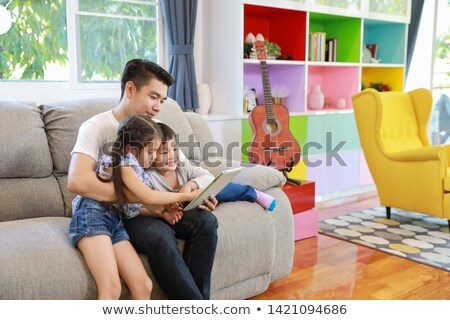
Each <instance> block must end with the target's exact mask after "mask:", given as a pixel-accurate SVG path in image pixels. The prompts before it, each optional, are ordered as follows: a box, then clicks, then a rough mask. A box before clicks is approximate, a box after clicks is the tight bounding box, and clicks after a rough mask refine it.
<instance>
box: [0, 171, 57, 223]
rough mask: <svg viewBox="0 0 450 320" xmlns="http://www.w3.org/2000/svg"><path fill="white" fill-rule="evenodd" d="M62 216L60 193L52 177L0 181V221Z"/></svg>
mask: <svg viewBox="0 0 450 320" xmlns="http://www.w3.org/2000/svg"><path fill="white" fill-rule="evenodd" d="M63 215H64V205H63V201H62V198H61V191H60V190H59V187H58V183H57V182H56V179H55V177H54V176H53V175H51V176H49V177H46V178H28V179H26V178H20V179H0V221H10V220H18V219H27V218H34V217H46V216H63Z"/></svg>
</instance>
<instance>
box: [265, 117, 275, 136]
mask: <svg viewBox="0 0 450 320" xmlns="http://www.w3.org/2000/svg"><path fill="white" fill-rule="evenodd" d="M277 130H278V124H277V123H276V121H273V120H272V121H268V122H267V123H266V131H267V132H268V133H272V134H273V133H274V132H276V131H277Z"/></svg>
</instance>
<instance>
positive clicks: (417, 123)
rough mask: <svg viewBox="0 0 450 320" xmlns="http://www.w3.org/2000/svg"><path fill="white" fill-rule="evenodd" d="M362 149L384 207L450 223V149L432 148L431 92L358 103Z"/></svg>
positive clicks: (367, 97) (362, 98)
mask: <svg viewBox="0 0 450 320" xmlns="http://www.w3.org/2000/svg"><path fill="white" fill-rule="evenodd" d="M352 100H353V106H354V110H355V118H356V124H357V127H358V133H359V138H360V141H361V147H362V149H363V152H364V156H365V157H366V161H367V164H368V166H369V169H370V173H371V174H372V177H373V180H374V182H375V185H376V187H377V191H378V195H379V197H380V203H381V204H382V205H383V206H386V209H387V210H386V212H387V216H388V218H390V208H391V207H395V208H400V209H404V210H411V211H416V212H421V213H425V214H428V215H432V216H436V217H440V218H446V219H449V220H448V222H449V227H450V171H449V160H450V146H447V145H445V146H432V145H431V144H430V141H429V138H428V134H427V124H428V120H429V119H430V114H431V109H432V96H431V92H430V91H429V90H426V89H417V90H414V91H411V92H406V93H405V92H378V91H376V90H374V89H366V90H364V91H362V92H360V93H358V94H356V95H355V96H353V98H352Z"/></svg>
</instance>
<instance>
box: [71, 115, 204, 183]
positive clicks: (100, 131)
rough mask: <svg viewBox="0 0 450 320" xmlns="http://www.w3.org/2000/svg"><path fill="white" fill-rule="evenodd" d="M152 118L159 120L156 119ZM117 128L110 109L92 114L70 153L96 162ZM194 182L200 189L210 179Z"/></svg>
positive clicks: (181, 155)
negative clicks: (81, 155) (85, 156)
mask: <svg viewBox="0 0 450 320" xmlns="http://www.w3.org/2000/svg"><path fill="white" fill-rule="evenodd" d="M153 120H154V121H156V122H160V121H159V120H157V119H153ZM118 128H119V122H118V121H117V119H116V117H114V114H113V112H112V110H109V111H105V112H102V113H99V114H97V115H95V116H93V117H92V118H90V119H88V120H86V121H85V122H83V124H82V125H81V126H80V129H79V130H78V136H77V142H76V143H75V146H74V147H73V150H72V152H71V153H70V155H73V154H74V153H83V154H86V155H88V156H90V157H91V158H92V159H94V160H95V162H98V159H99V158H100V157H101V156H102V155H104V154H108V151H109V150H108V147H110V146H112V145H113V143H114V141H116V138H117V129H118ZM179 156H180V161H182V160H184V159H186V156H185V155H184V154H183V152H181V151H180V155H179ZM186 160H187V159H186ZM187 161H189V160H187ZM195 182H196V183H197V184H198V187H199V188H200V189H203V188H205V187H206V186H207V185H208V184H209V183H210V182H211V181H210V179H209V177H208V176H203V177H199V178H197V179H196V180H195Z"/></svg>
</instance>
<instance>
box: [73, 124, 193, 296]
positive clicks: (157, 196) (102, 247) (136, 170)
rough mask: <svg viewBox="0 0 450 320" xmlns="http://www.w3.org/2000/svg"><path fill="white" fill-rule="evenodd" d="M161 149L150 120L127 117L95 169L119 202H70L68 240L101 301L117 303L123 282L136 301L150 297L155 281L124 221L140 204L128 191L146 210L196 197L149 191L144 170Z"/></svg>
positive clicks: (136, 211)
mask: <svg viewBox="0 0 450 320" xmlns="http://www.w3.org/2000/svg"><path fill="white" fill-rule="evenodd" d="M160 144H161V131H160V129H159V126H158V125H157V124H156V123H155V122H154V121H152V120H151V119H150V118H149V117H148V116H142V115H134V116H129V117H127V118H125V120H123V122H122V123H121V124H120V125H119V128H118V132H117V139H116V141H115V143H114V145H113V148H112V151H111V155H109V156H102V157H101V158H100V160H99V162H98V164H97V177H98V178H99V180H101V181H104V182H110V181H112V182H113V184H114V189H115V193H116V196H117V198H116V201H115V202H114V203H113V204H106V203H103V202H100V201H96V200H93V199H90V198H87V197H81V196H77V197H76V198H75V199H74V201H73V203H72V206H73V215H72V220H71V223H70V227H69V238H70V240H71V242H72V244H73V246H74V247H78V248H79V249H80V251H81V252H82V253H83V256H84V258H85V259H86V263H87V266H88V268H89V270H90V271H91V273H92V275H93V277H94V279H95V282H96V284H97V287H98V298H99V299H118V298H119V297H120V292H121V283H120V278H122V279H123V280H124V282H125V283H126V285H127V287H128V289H129V290H130V292H131V296H132V298H133V299H149V298H150V294H151V290H152V282H151V280H150V278H149V277H148V275H147V272H146V271H145V269H144V266H143V264H142V261H141V260H140V258H139V256H138V255H137V253H136V251H135V249H134V248H133V246H132V245H131V243H130V241H129V237H128V234H127V232H126V231H125V229H124V226H123V221H122V219H123V218H132V217H135V216H136V215H138V214H139V207H140V204H127V203H126V191H127V190H129V191H130V192H132V193H133V194H134V195H135V196H136V197H138V199H139V202H140V203H142V204H144V205H153V204H155V205H166V204H171V203H176V202H183V201H190V200H192V199H193V198H194V197H195V196H196V195H197V194H198V192H191V193H184V194H181V193H179V194H175V193H168V192H161V191H154V190H151V189H150V188H148V181H146V175H144V168H148V167H149V166H150V165H151V164H152V162H153V160H154V158H155V153H156V150H157V149H158V148H159V146H160ZM146 182H147V183H146Z"/></svg>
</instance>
